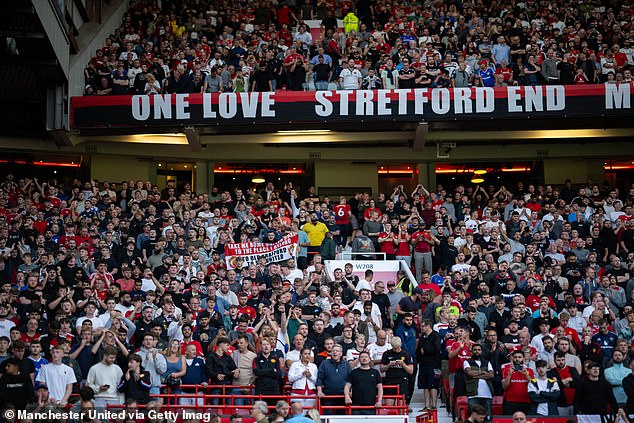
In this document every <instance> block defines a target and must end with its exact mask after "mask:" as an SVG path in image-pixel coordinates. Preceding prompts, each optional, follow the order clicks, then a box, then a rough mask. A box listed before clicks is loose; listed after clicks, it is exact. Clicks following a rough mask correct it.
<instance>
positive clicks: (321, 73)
mask: <svg viewBox="0 0 634 423" xmlns="http://www.w3.org/2000/svg"><path fill="white" fill-rule="evenodd" d="M313 72H315V81H328V77H329V76H330V65H327V64H325V63H320V64H317V65H315V66H313Z"/></svg>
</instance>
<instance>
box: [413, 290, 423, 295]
mask: <svg viewBox="0 0 634 423" xmlns="http://www.w3.org/2000/svg"><path fill="white" fill-rule="evenodd" d="M413 294H418V295H423V290H422V289H420V288H414V290H413V291H412V295H413Z"/></svg>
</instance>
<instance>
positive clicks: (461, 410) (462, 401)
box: [456, 396, 469, 421]
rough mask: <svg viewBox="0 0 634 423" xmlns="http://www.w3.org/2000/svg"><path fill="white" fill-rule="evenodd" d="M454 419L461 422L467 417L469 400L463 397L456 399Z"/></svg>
mask: <svg viewBox="0 0 634 423" xmlns="http://www.w3.org/2000/svg"><path fill="white" fill-rule="evenodd" d="M456 417H457V418H458V419H460V420H462V421H466V420H467V418H468V417H469V400H468V399H467V397H465V396H461V397H458V398H456Z"/></svg>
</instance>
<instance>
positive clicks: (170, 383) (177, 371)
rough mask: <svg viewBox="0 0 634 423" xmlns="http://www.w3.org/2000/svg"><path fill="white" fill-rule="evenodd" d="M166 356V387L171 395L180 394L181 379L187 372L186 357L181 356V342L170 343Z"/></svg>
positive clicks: (164, 377)
mask: <svg viewBox="0 0 634 423" xmlns="http://www.w3.org/2000/svg"><path fill="white" fill-rule="evenodd" d="M164 356H165V362H166V363H167V370H166V371H165V373H163V375H162V377H163V379H164V380H165V385H167V388H168V389H169V392H170V393H172V394H179V393H181V392H182V391H181V390H180V384H181V378H182V377H183V376H185V373H186V372H187V362H186V360H185V357H183V356H182V355H181V344H180V342H179V341H176V340H173V341H170V343H169V344H168V345H167V349H166V351H165V354H164Z"/></svg>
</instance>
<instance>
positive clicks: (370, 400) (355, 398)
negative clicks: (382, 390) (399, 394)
mask: <svg viewBox="0 0 634 423" xmlns="http://www.w3.org/2000/svg"><path fill="white" fill-rule="evenodd" d="M348 382H349V383H350V384H351V385H352V404H354V405H374V404H376V395H377V392H378V389H377V386H378V385H379V384H380V383H383V382H382V381H381V374H380V373H379V371H378V370H377V369H375V368H370V369H366V370H364V369H360V368H359V369H354V370H353V371H352V372H351V373H350V376H348Z"/></svg>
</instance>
